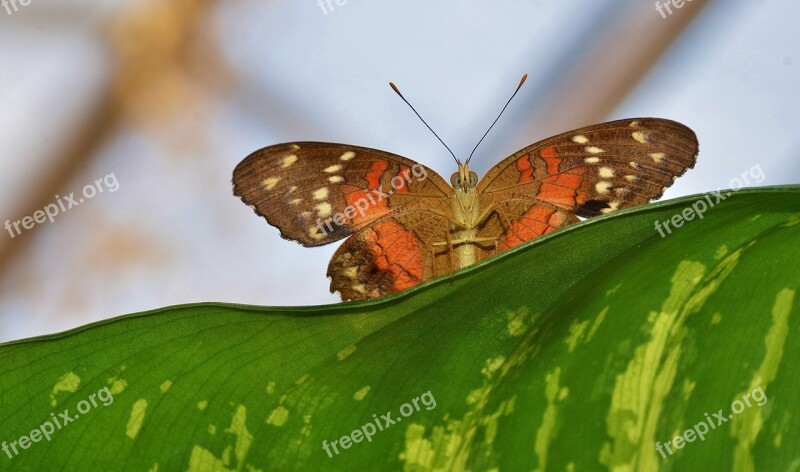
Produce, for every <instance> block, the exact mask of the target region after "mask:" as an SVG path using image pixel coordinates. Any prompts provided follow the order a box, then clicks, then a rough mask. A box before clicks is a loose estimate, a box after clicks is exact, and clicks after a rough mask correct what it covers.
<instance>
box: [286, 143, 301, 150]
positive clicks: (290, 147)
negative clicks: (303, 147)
mask: <svg viewBox="0 0 800 472" xmlns="http://www.w3.org/2000/svg"><path fill="white" fill-rule="evenodd" d="M289 149H291V150H292V151H297V150H298V149H300V146H298V145H297V144H292V145H290V146H289Z"/></svg>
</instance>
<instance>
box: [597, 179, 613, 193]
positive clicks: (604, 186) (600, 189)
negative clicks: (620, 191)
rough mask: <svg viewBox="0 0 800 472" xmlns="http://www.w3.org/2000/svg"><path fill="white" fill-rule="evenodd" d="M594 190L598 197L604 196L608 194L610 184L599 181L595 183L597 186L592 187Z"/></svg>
mask: <svg viewBox="0 0 800 472" xmlns="http://www.w3.org/2000/svg"><path fill="white" fill-rule="evenodd" d="M594 188H595V190H597V193H599V194H600V195H605V194H607V193H608V190H609V189H610V188H611V182H606V181H605V180H601V181H600V182H597V184H596V185H595V186H594Z"/></svg>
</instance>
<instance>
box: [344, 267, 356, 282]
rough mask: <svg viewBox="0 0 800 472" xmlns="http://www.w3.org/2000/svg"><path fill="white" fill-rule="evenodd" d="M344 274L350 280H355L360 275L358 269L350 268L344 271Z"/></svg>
mask: <svg viewBox="0 0 800 472" xmlns="http://www.w3.org/2000/svg"><path fill="white" fill-rule="evenodd" d="M342 274H344V276H345V277H347V278H349V279H354V278H356V276H357V275H358V267H356V266H350V267H348V268H347V269H345V270H343V271H342Z"/></svg>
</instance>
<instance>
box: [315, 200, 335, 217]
mask: <svg viewBox="0 0 800 472" xmlns="http://www.w3.org/2000/svg"><path fill="white" fill-rule="evenodd" d="M314 208H316V209H317V214H318V215H319V217H320V218H325V217H327V216H331V204H330V203H328V202H322V203H318V204H317V205H316V206H314Z"/></svg>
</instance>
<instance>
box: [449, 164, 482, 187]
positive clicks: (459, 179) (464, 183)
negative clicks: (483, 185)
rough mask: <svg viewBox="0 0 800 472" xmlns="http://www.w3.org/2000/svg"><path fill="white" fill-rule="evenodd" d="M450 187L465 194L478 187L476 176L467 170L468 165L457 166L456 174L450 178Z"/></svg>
mask: <svg viewBox="0 0 800 472" xmlns="http://www.w3.org/2000/svg"><path fill="white" fill-rule="evenodd" d="M450 185H452V186H453V188H454V189H456V190H461V191H462V192H467V191H469V190H470V189H473V190H474V189H475V186H476V185H478V174H476V173H475V172H472V171H471V170H469V164H460V163H459V164H458V172H453V175H451V176H450Z"/></svg>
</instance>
